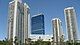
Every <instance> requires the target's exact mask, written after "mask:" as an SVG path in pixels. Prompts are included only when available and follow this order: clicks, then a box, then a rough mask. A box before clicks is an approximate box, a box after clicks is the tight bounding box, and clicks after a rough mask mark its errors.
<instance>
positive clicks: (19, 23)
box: [8, 0, 29, 45]
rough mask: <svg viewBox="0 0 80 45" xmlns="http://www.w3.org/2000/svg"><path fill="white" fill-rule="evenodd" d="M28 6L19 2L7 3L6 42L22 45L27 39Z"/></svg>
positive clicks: (16, 0) (19, 0)
mask: <svg viewBox="0 0 80 45" xmlns="http://www.w3.org/2000/svg"><path fill="white" fill-rule="evenodd" d="M28 16H29V6H28V5H27V4H26V3H22V1H21V0H13V1H12V2H10V3H9V16H8V40H11V41H13V45H15V42H16V43H17V44H18V45H23V44H24V43H25V42H26V40H27V39H28Z"/></svg>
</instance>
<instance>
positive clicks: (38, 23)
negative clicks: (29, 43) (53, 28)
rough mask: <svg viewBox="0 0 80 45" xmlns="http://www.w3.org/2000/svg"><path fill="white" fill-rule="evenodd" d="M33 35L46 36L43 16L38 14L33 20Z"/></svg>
mask: <svg viewBox="0 0 80 45" xmlns="http://www.w3.org/2000/svg"><path fill="white" fill-rule="evenodd" d="M31 34H45V27H44V15H43V14H37V15H34V16H33V17H32V18H31Z"/></svg>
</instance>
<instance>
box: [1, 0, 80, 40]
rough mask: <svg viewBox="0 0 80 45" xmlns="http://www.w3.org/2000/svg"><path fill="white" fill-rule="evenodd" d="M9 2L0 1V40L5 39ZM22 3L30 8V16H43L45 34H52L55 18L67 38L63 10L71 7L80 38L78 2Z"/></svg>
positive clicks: (35, 0)
mask: <svg viewBox="0 0 80 45" xmlns="http://www.w3.org/2000/svg"><path fill="white" fill-rule="evenodd" d="M10 1H11V0H0V40H2V39H4V38H5V37H7V19H8V18H7V17H8V5H9V4H8V3H9V2H10ZM23 2H26V3H27V4H28V5H29V6H30V14H31V16H33V15H36V14H38V13H43V14H44V16H45V30H46V34H52V25H51V24H52V22H51V20H52V19H53V18H56V17H58V18H60V19H61V21H62V27H63V31H64V34H65V37H67V35H66V34H67V32H66V26H65V17H64V8H66V7H69V6H73V7H74V8H75V10H76V13H77V22H78V37H80V36H79V34H80V33H79V32H80V28H79V27H80V24H79V23H80V20H79V19H80V0H23ZM79 39H80V38H79Z"/></svg>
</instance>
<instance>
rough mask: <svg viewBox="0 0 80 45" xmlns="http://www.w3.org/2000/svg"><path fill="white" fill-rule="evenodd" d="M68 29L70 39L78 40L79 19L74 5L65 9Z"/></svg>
mask: <svg viewBox="0 0 80 45" xmlns="http://www.w3.org/2000/svg"><path fill="white" fill-rule="evenodd" d="M64 14H65V20H66V29H67V31H68V39H69V41H70V42H71V41H75V40H77V19H76V12H75V9H74V7H68V8H65V9H64Z"/></svg>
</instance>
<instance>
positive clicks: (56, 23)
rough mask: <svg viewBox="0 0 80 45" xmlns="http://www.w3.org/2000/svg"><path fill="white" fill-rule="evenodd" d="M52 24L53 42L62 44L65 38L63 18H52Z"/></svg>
mask: <svg viewBox="0 0 80 45" xmlns="http://www.w3.org/2000/svg"><path fill="white" fill-rule="evenodd" d="M52 25H53V37H54V39H53V42H54V45H62V42H63V40H64V37H63V36H64V35H63V31H62V25H61V20H60V19H59V18H54V19H52Z"/></svg>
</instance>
